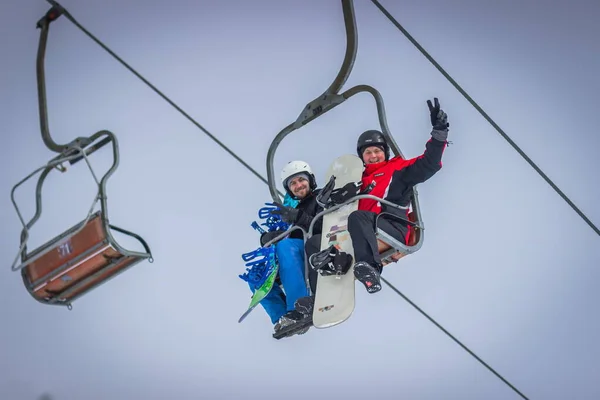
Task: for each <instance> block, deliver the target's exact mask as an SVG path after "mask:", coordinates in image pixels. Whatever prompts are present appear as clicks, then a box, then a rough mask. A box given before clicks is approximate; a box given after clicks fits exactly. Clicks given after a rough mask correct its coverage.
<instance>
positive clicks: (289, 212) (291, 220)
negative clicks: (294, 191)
mask: <svg viewBox="0 0 600 400" xmlns="http://www.w3.org/2000/svg"><path fill="white" fill-rule="evenodd" d="M274 204H275V205H276V206H277V207H278V209H276V210H273V211H271V214H273V215H279V216H280V217H281V219H282V220H283V221H284V222H287V223H288V224H295V223H296V221H298V216H299V215H300V210H298V209H296V208H292V207H286V206H284V205H283V204H280V203H278V202H275V203H274Z"/></svg>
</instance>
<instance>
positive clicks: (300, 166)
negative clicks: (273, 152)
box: [281, 161, 317, 199]
mask: <svg viewBox="0 0 600 400" xmlns="http://www.w3.org/2000/svg"><path fill="white" fill-rule="evenodd" d="M298 175H306V176H307V178H308V186H309V187H310V190H311V191H312V190H315V189H316V188H317V180H316V179H315V175H314V174H313V172H312V169H311V168H310V165H308V163H306V162H304V161H290V162H289V163H287V165H286V166H285V167H283V169H282V170H281V183H282V184H283V187H284V189H285V191H286V192H287V194H289V195H290V197H292V198H293V199H296V196H294V194H293V193H292V191H291V190H290V188H289V187H288V182H289V181H290V179H292V178H294V177H296V176H298Z"/></svg>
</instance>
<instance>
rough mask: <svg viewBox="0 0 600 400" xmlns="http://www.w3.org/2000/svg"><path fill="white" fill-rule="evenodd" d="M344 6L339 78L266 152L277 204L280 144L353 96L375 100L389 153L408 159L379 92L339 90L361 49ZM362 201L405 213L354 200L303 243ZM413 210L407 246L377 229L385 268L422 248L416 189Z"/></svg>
mask: <svg viewBox="0 0 600 400" xmlns="http://www.w3.org/2000/svg"><path fill="white" fill-rule="evenodd" d="M341 3H342V10H343V15H344V25H345V30H346V53H345V56H344V61H343V63H342V66H341V68H340V70H339V72H338V74H337V76H336V77H335V79H334V80H333V82H332V84H331V85H330V86H329V87H328V88H327V90H325V92H323V93H322V94H321V95H319V96H318V97H317V98H315V99H314V100H312V101H311V102H309V103H308V104H307V105H306V106H305V107H304V109H303V110H302V112H301V113H300V115H299V116H298V118H297V119H296V120H295V121H294V122H293V123H291V124H289V125H288V126H286V127H285V128H283V129H282V130H281V131H280V132H279V133H278V134H277V135H276V136H275V138H274V139H273V141H272V142H271V145H270V146H269V150H268V152H267V160H266V168H267V179H268V183H269V191H270V193H271V197H272V198H273V201H278V202H280V201H281V198H280V196H279V193H278V191H277V186H276V185H277V184H276V180H275V177H274V172H273V171H274V166H273V164H274V158H275V152H276V150H277V148H278V146H279V144H280V143H281V142H282V141H283V139H284V138H285V137H286V136H288V135H289V134H290V133H292V132H294V131H296V130H298V129H300V128H302V127H303V126H306V125H307V124H308V123H309V122H311V121H313V120H314V119H316V118H318V117H320V116H322V115H323V114H325V113H326V112H328V111H331V110H332V109H334V108H335V107H337V106H339V105H340V104H342V103H343V102H344V101H346V100H348V99H349V98H351V97H352V96H354V95H356V94H358V93H363V92H364V93H368V94H370V95H371V96H372V97H373V99H374V100H375V106H376V108H377V115H378V119H379V125H380V128H381V132H382V133H383V135H384V137H385V139H386V141H387V143H388V145H389V146H390V149H391V150H392V152H393V153H394V155H395V156H400V157H401V158H403V159H405V157H404V155H403V154H402V151H401V150H400V148H399V146H398V144H397V143H396V141H395V140H394V138H393V137H392V135H391V133H390V129H389V127H388V124H387V118H386V114H385V106H384V103H383V97H382V96H381V94H380V93H379V91H378V90H377V89H375V88H374V87H372V86H369V85H357V86H354V87H352V88H350V89H348V90H346V91H345V92H343V93H341V94H340V93H339V91H340V89H341V88H342V86H343V85H344V84H345V83H346V80H347V79H348V77H349V76H350V72H351V71H352V67H353V66H354V61H355V59H356V54H357V49H358V33H357V27H356V18H355V13H354V5H353V0H341ZM361 198H371V199H375V200H377V201H380V202H381V203H383V204H386V205H389V206H390V207H394V208H402V209H404V208H403V207H400V206H398V205H396V204H393V203H391V202H389V201H386V200H384V199H382V198H379V197H375V196H372V195H360V196H357V197H355V198H352V199H350V200H348V201H346V202H345V203H343V204H340V205H338V206H335V207H331V208H328V209H326V210H324V211H323V212H321V213H319V214H317V216H315V218H314V219H313V221H312V223H311V225H310V228H309V230H308V232H304V231H303V234H304V241H305V242H306V240H307V239H308V238H310V237H311V236H312V234H313V233H312V231H313V227H314V223H315V221H317V220H318V219H319V218H322V217H323V216H325V215H326V214H328V213H330V212H333V211H335V210H336V209H337V208H339V207H342V206H343V205H345V204H348V203H350V202H353V201H355V200H357V199H361ZM410 209H411V211H410V213H409V220H408V221H407V222H408V223H409V224H410V225H411V226H413V228H414V229H413V234H412V235H413V236H411V240H410V241H409V244H408V245H406V244H404V243H401V242H399V241H397V240H395V239H394V238H392V237H391V236H389V235H387V234H386V233H385V232H383V231H382V230H381V229H376V236H377V238H378V240H379V241H380V249H381V256H382V262H383V264H384V265H386V264H388V263H390V262H396V261H398V260H399V259H400V258H402V257H404V256H406V255H408V254H412V253H415V252H417V251H418V250H419V249H420V248H421V246H422V245H423V240H424V229H425V227H424V224H423V218H422V215H421V209H420V206H419V197H418V191H417V187H416V186H415V187H413V195H412V197H411V200H410ZM380 215H382V214H380ZM390 215H391V214H390ZM287 234H288V232H286V233H283V234H281V235H280V236H278V237H276V238H274V239H273V240H272V241H271V242H269V243H268V244H266V245H269V244H271V243H275V242H276V241H278V240H280V239H282V238H284V237H286V236H287ZM305 269H306V270H307V271H308V261H307V260H305ZM306 285H307V287H309V288H310V285H309V281H308V273H307V274H306Z"/></svg>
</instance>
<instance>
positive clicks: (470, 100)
mask: <svg viewBox="0 0 600 400" xmlns="http://www.w3.org/2000/svg"><path fill="white" fill-rule="evenodd" d="M371 1H372V2H373V4H375V5H376V6H377V8H379V10H380V11H381V12H382V13H383V14H384V15H385V16H386V17H387V18H388V19H389V20H390V21H391V22H392V23H393V24H394V25H395V26H396V28H398V29H399V30H400V31H401V32H402V33H403V34H404V36H406V38H407V39H408V40H410V42H411V43H412V44H414V45H415V47H416V48H417V49H419V51H420V52H421V53H422V54H423V55H424V56H425V57H426V58H427V59H428V60H429V61H430V62H431V63H432V64H433V65H434V66H435V67H436V68H437V69H438V71H440V72H441V73H442V75H444V76H445V77H446V79H448V81H449V82H450V83H451V84H452V85H453V86H454V87H455V88H456V89H457V90H458V91H459V92H460V93H461V94H462V95H463V96H464V97H465V98H466V99H467V101H468V102H469V103H471V105H472V106H473V107H475V109H476V110H477V111H479V113H480V114H481V115H482V116H483V118H485V119H486V120H487V121H488V122H489V123H490V124H491V125H492V126H493V127H494V128H495V129H496V131H498V133H499V134H500V135H502V137H503V138H504V139H506V141H507V142H508V143H509V144H510V145H511V146H512V147H513V148H514V149H515V150H516V151H517V153H519V154H520V155H521V156H522V157H523V158H524V159H525V161H527V162H528V163H529V165H531V167H533V169H534V170H536V171H537V173H538V174H540V176H541V177H542V178H544V180H545V181H546V182H547V183H548V184H549V185H550V186H551V187H552V188H553V189H554V190H555V191H556V193H558V194H559V195H560V197H562V198H563V199H564V200H565V201H566V202H567V204H569V205H570V206H571V208H573V210H575V212H576V213H577V214H579V216H580V217H581V218H582V219H583V220H584V221H585V222H586V223H587V224H588V225H589V226H590V227H591V228H592V229H593V230H594V231H595V232H596V233H597V234H598V235H599V236H600V229H598V228H597V227H596V225H594V223H592V221H590V219H589V218H588V217H587V216H586V215H585V214H584V213H583V212H582V211H581V210H580V209H579V208H578V207H577V206H576V205H575V204H574V203H573V202H572V201H571V200H570V199H569V198H568V197H567V196H566V195H565V194H564V193H563V192H562V191H561V190H560V189H559V188H558V186H556V185H555V184H554V182H552V180H551V179H550V178H548V176H546V174H545V173H544V172H543V171H542V170H541V169H540V168H539V167H538V166H537V165H536V164H535V163H534V162H533V161H532V160H531V159H530V158H529V157H528V156H527V154H525V152H524V151H523V150H521V148H519V146H517V144H516V143H515V142H514V141H513V140H512V139H511V138H510V137H509V136H508V135H507V134H506V133H505V132H504V131H503V130H502V129H501V128H500V127H499V126H498V124H496V123H495V122H494V121H493V120H492V118H490V116H489V115H487V113H486V112H485V111H483V109H482V108H481V107H480V106H479V105H478V104H477V103H476V102H475V101H474V100H473V99H472V98H471V96H469V95H468V94H467V92H465V91H464V90H463V88H462V87H460V85H459V84H458V83H456V81H455V80H454V79H452V77H451V76H450V75H449V74H448V73H447V72H446V71H445V70H444V69H443V68H442V67H441V66H440V65H439V64H438V63H437V62H436V61H435V60H434V59H433V57H431V56H430V55H429V53H427V51H425V49H424V48H423V47H422V46H421V45H420V44H419V43H418V42H417V41H416V40H415V39H414V38H413V37H412V36H411V35H410V34H409V33H408V31H407V30H406V29H404V27H402V25H400V23H399V22H398V21H396V19H395V18H394V17H393V16H392V15H391V14H390V13H389V12H388V11H387V10H386V9H385V7H383V6H382V5H381V3H379V1H377V0H371Z"/></svg>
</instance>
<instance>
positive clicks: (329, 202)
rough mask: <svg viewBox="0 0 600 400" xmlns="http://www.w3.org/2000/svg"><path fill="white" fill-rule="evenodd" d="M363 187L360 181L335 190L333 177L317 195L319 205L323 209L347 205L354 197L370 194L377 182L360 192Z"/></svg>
mask: <svg viewBox="0 0 600 400" xmlns="http://www.w3.org/2000/svg"><path fill="white" fill-rule="evenodd" d="M361 186H362V182H361V181H358V182H349V183H347V184H345V185H344V186H343V187H341V188H338V189H334V187H335V176H334V175H332V176H331V178H329V182H327V184H326V185H325V186H324V187H323V189H322V190H321V192H320V193H319V194H318V195H317V204H319V205H320V206H321V207H323V209H328V208H330V207H333V206H336V205H338V204H342V203H345V202H346V201H348V200H350V199H352V198H353V197H356V196H359V195H362V194H369V193H370V192H371V191H372V190H373V188H374V187H375V181H373V182H371V184H369V186H367V187H366V188H365V189H364V190H362V191H361V190H360V188H361Z"/></svg>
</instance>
